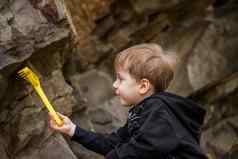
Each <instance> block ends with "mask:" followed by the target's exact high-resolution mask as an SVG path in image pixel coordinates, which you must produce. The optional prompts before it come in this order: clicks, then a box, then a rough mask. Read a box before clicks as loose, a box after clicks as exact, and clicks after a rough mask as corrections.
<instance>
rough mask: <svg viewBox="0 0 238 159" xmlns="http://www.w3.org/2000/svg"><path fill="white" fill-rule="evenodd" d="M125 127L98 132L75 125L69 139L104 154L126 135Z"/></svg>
mask: <svg viewBox="0 0 238 159" xmlns="http://www.w3.org/2000/svg"><path fill="white" fill-rule="evenodd" d="M125 127H126V125H125V126H124V127H121V128H119V129H118V130H117V131H116V132H113V133H111V134H100V133H94V132H91V131H87V130H84V129H82V128H80V127H79V126H76V129H75V132H74V135H73V136H72V138H71V139H72V140H74V141H77V142H79V143H80V144H82V145H83V146H84V147H86V148H88V149H90V150H92V151H94V152H96V153H99V154H101V155H106V154H107V153H108V152H110V151H111V150H112V149H114V148H115V146H116V145H117V144H118V143H121V142H123V141H124V138H125V137H126V136H128V133H127V129H126V128H125Z"/></svg>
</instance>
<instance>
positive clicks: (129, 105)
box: [120, 99, 132, 107]
mask: <svg viewBox="0 0 238 159" xmlns="http://www.w3.org/2000/svg"><path fill="white" fill-rule="evenodd" d="M120 102H121V105H122V106H124V107H131V106H132V104H130V103H127V102H126V101H124V100H122V99H121V100H120Z"/></svg>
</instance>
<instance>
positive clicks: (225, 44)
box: [0, 0, 238, 159]
mask: <svg viewBox="0 0 238 159" xmlns="http://www.w3.org/2000/svg"><path fill="white" fill-rule="evenodd" d="M237 15H238V14H237V3H236V2H235V0H228V1H224V0H200V1H189V0H183V1H182V0H177V1H174V0H168V1H166V2H165V1H162V0H147V1H144V0H137V1H135V0H120V1H119V0H118V1H116V0H100V1H99V0H94V1H90V2H89V1H86V0H81V1H78V0H71V1H63V0H44V1H43V0H21V1H17V0H13V1H9V0H1V2H0V99H1V106H0V124H1V127H0V130H1V131H0V153H1V158H3V159H9V158H12V159H15V158H16V159H18V158H20V159H21V158H22V159H23V158H24V159H25V158H41V159H46V158H72V159H74V158H80V159H81V158H85V159H87V158H103V157H102V156H100V155H97V154H94V153H92V152H90V151H88V150H86V149H85V148H83V147H82V146H81V145H80V144H76V143H74V142H71V141H70V140H68V138H67V137H66V138H63V137H62V136H61V134H59V133H54V132H52V131H51V130H49V129H48V125H47V111H46V110H45V109H44V106H43V104H42V103H41V101H40V100H39V98H38V96H37V95H36V93H35V92H34V91H33V89H32V87H31V86H29V85H28V84H27V83H25V82H24V81H23V80H22V79H20V78H17V77H16V71H17V70H19V69H20V68H22V67H23V66H25V65H28V66H29V67H31V68H32V69H33V71H34V72H35V73H36V74H37V75H39V77H40V80H41V83H42V87H43V89H44V90H45V92H46V94H47V96H48V97H49V99H50V101H51V102H52V104H53V105H54V106H55V108H56V110H57V111H59V112H61V113H64V114H66V115H68V116H70V117H71V118H72V120H73V121H74V122H75V123H77V124H79V125H80V126H81V127H83V128H85V129H88V130H91V131H96V132H101V133H110V132H111V131H113V130H115V129H116V128H117V127H119V126H120V125H123V124H124V123H125V120H126V116H127V111H128V110H127V108H123V107H120V104H119V101H118V99H117V98H115V97H114V94H113V89H112V87H111V85H112V82H113V79H114V73H113V59H114V57H115V55H116V53H118V52H119V51H121V50H123V49H124V48H127V47H129V46H131V45H134V44H138V43H144V42H154V43H158V44H160V45H162V47H163V48H165V49H167V50H171V51H172V52H175V53H176V54H177V55H178V56H179V58H180V63H179V64H178V66H177V69H176V74H175V80H174V82H173V83H172V84H171V86H170V88H169V90H170V91H173V92H175V93H178V94H180V95H183V96H190V97H191V98H193V99H194V100H196V101H197V102H200V103H202V104H203V105H204V107H205V108H206V109H207V110H208V113H207V117H206V123H205V125H204V130H203V131H204V134H203V136H202V145H203V148H204V150H205V151H206V153H207V154H209V155H210V156H211V157H213V158H215V157H227V156H228V157H229V156H235V155H236V154H237V153H236V150H237V149H236V146H233V147H232V145H233V144H235V142H233V141H235V140H236V139H237V136H238V133H237V131H236V129H237V124H236V122H237V112H238V111H237V110H236V108H235V105H237V100H236V96H237V86H236V83H237V77H236V76H237V75H236V73H235V72H237V70H238V65H237V64H236V59H237V54H236V52H237V50H238V48H237V45H236V43H237V37H238V36H237V34H238V32H237V29H236V28H237V25H238V23H237V18H238V17H237ZM228 76H230V77H229V78H226V77H228ZM217 81H218V82H217ZM200 92H202V93H200ZM229 150H231V151H230V152H229V153H226V152H227V151H229Z"/></svg>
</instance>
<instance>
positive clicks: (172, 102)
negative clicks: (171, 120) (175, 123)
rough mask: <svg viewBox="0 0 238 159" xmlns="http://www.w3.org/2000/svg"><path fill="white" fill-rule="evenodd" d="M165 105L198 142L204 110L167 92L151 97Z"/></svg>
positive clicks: (188, 100) (186, 99)
mask: <svg viewBox="0 0 238 159" xmlns="http://www.w3.org/2000/svg"><path fill="white" fill-rule="evenodd" d="M153 97H155V98H159V99H160V100H161V101H163V103H165V104H166V105H167V106H168V108H169V109H170V110H171V112H172V113H174V115H175V116H176V118H177V119H178V120H179V121H180V122H181V123H182V125H183V126H184V127H185V128H186V129H187V130H188V131H189V132H190V133H191V134H192V136H193V137H194V138H195V139H196V140H197V141H198V142H199V140H200V135H201V126H202V124H203V121H204V117H205V114H206V111H205V109H203V108H202V107H201V106H200V105H198V104H197V103H195V102H194V101H192V100H190V99H188V98H185V97H182V96H178V95H175V94H173V93H169V92H159V93H156V94H154V95H153Z"/></svg>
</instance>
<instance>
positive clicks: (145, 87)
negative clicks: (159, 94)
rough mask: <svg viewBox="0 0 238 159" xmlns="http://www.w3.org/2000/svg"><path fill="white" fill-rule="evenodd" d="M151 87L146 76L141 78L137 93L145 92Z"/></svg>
mask: <svg viewBox="0 0 238 159" xmlns="http://www.w3.org/2000/svg"><path fill="white" fill-rule="evenodd" d="M151 89H152V85H151V83H150V81H149V80H148V79H146V78H143V79H141V80H140V88H139V93H140V94H146V93H147V92H149V91H150V90H151Z"/></svg>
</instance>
